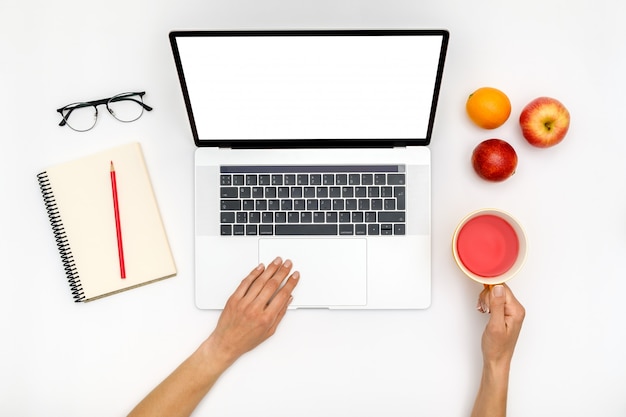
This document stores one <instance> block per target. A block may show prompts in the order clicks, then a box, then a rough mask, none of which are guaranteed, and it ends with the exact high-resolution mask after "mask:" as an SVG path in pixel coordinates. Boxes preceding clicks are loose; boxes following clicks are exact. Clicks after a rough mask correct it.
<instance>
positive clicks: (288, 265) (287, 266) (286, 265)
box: [283, 259, 291, 268]
mask: <svg viewBox="0 0 626 417" xmlns="http://www.w3.org/2000/svg"><path fill="white" fill-rule="evenodd" d="M283 266H284V267H285V268H291V261H290V260H289V259H287V260H286V261H285V263H284V264H283Z"/></svg>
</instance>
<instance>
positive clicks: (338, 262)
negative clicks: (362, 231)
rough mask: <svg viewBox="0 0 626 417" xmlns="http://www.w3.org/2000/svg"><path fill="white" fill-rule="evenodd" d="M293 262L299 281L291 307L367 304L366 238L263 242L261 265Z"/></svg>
mask: <svg viewBox="0 0 626 417" xmlns="http://www.w3.org/2000/svg"><path fill="white" fill-rule="evenodd" d="M277 256H280V257H282V258H283V259H285V260H286V259H291V261H292V262H293V265H294V266H293V270H297V271H299V272H300V282H299V283H298V286H297V287H296V289H295V290H294V292H293V302H292V304H291V306H292V307H333V306H336V307H341V306H363V305H365V304H366V303H367V281H366V280H367V269H366V266H367V246H366V240H365V239H317V238H297V239H291V238H289V239H279V238H276V239H260V240H259V262H264V263H265V264H266V265H267V263H268V262H271V261H272V259H274V258H275V257H277Z"/></svg>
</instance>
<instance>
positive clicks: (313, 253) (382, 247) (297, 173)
mask: <svg viewBox="0 0 626 417" xmlns="http://www.w3.org/2000/svg"><path fill="white" fill-rule="evenodd" d="M169 37H170V43H171V47H172V51H173V54H174V60H175V63H176V68H177V71H178V76H179V80H180V84H181V87H182V93H183V98H184V102H185V105H186V109H187V113H188V117H189V122H190V125H191V132H192V135H193V139H194V141H195V144H196V145H197V150H196V151H195V158H194V159H195V303H196V306H197V307H198V308H200V309H222V308H223V307H224V305H225V303H226V301H227V300H228V297H229V296H230V295H231V294H232V292H233V291H234V290H235V288H236V287H237V286H238V284H239V282H240V281H241V279H243V278H244V277H245V276H246V275H247V274H248V273H249V272H250V271H251V270H252V269H253V268H254V267H255V266H256V265H257V264H259V263H261V262H263V263H265V264H266V265H267V264H268V263H269V262H271V261H272V260H273V259H274V258H275V257H277V256H280V257H282V258H283V259H291V260H292V261H293V264H294V270H298V271H299V272H300V274H301V278H300V282H299V284H298V286H297V287H296V289H295V290H294V293H293V296H294V300H293V302H292V304H291V306H290V307H291V308H324V309H425V308H428V307H429V306H430V303H431V178H430V172H431V170H430V163H431V159H430V151H429V149H428V147H427V145H428V144H429V143H430V140H431V135H432V131H433V124H434V120H435V109H436V105H437V99H438V95H439V89H440V85H441V79H442V73H443V66H444V60H445V55H446V50H447V44H448V37H449V34H448V32H447V31H445V30H250V31H226V30H214V31H174V32H171V33H170V36H169Z"/></svg>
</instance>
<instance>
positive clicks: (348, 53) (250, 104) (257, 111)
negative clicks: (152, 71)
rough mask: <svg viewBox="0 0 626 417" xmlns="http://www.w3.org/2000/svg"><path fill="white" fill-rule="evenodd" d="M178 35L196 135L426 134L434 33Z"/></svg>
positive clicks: (437, 42) (436, 51) (436, 46)
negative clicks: (381, 34) (386, 34)
mask: <svg viewBox="0 0 626 417" xmlns="http://www.w3.org/2000/svg"><path fill="white" fill-rule="evenodd" d="M176 42H177V47H178V53H179V57H180V64H181V66H182V70H183V73H184V78H185V82H186V87H187V93H188V99H189V105H190V106H191V109H192V111H193V116H194V120H195V127H196V131H197V136H198V138H199V139H200V140H228V141H237V140H247V141H249V140H293V139H425V138H427V136H428V129H429V122H430V119H431V108H432V106H433V97H434V94H435V93H436V88H437V85H436V84H437V71H438V63H439V59H440V54H441V49H442V42H443V36H441V35H432V36H425V35H415V36H413V35H390V36H346V35H341V36H334V35H328V36H232V37H231V36H198V37H194V36H190V37H179V38H178V39H177V41H176Z"/></svg>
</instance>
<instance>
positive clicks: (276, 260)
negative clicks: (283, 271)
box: [272, 256, 283, 265]
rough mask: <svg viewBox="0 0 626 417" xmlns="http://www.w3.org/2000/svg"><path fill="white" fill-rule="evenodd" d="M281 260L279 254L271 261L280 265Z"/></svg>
mask: <svg viewBox="0 0 626 417" xmlns="http://www.w3.org/2000/svg"><path fill="white" fill-rule="evenodd" d="M282 262H283V260H282V259H280V256H278V257H277V258H276V259H274V262H272V263H273V264H274V265H280V264H281V263H282Z"/></svg>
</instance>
